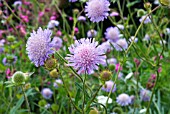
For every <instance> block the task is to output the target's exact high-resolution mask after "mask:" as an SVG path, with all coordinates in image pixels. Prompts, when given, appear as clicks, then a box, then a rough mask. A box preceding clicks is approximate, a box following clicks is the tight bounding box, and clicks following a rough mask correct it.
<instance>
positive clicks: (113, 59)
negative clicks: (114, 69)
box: [107, 58, 117, 65]
mask: <svg viewBox="0 0 170 114" xmlns="http://www.w3.org/2000/svg"><path fill="white" fill-rule="evenodd" d="M107 63H108V64H113V65H116V63H117V59H116V58H110V59H108V60H107Z"/></svg>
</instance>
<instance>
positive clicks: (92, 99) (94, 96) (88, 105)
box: [85, 85, 103, 111]
mask: <svg viewBox="0 0 170 114" xmlns="http://www.w3.org/2000/svg"><path fill="white" fill-rule="evenodd" d="M102 86H103V85H100V86H99V88H98V89H97V91H96V92H95V94H94V95H93V97H92V98H91V100H90V101H89V103H88V104H87V106H86V109H85V111H87V110H88V108H89V107H90V104H91V103H92V102H93V101H94V99H95V98H96V96H97V94H98V92H99V91H100V89H101V87H102Z"/></svg>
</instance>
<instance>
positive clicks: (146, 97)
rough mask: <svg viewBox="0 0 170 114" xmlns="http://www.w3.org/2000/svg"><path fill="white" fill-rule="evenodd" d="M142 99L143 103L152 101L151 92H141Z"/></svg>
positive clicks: (144, 90)
mask: <svg viewBox="0 0 170 114" xmlns="http://www.w3.org/2000/svg"><path fill="white" fill-rule="evenodd" d="M140 98H141V100H142V101H149V100H150V91H149V90H146V89H143V90H141V91H140Z"/></svg>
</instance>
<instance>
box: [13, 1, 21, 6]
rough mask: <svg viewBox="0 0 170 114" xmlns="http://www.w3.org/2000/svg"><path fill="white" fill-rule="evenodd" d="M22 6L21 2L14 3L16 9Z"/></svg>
mask: <svg viewBox="0 0 170 114" xmlns="http://www.w3.org/2000/svg"><path fill="white" fill-rule="evenodd" d="M21 5H22V2H21V1H15V2H14V7H20V6H21Z"/></svg>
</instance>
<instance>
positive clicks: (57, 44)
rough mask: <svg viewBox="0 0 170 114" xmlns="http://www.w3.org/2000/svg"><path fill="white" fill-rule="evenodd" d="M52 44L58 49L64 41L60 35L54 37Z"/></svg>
mask: <svg viewBox="0 0 170 114" xmlns="http://www.w3.org/2000/svg"><path fill="white" fill-rule="evenodd" d="M51 44H52V45H53V47H54V48H55V49H56V50H59V49H60V48H61V47H62V46H63V41H62V39H61V38H60V37H54V38H53V40H52V42H51Z"/></svg>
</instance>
